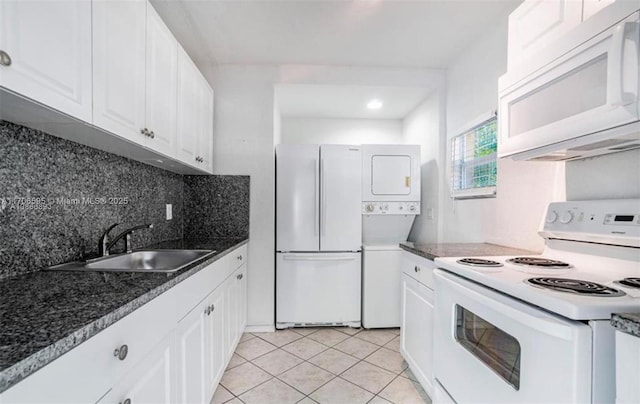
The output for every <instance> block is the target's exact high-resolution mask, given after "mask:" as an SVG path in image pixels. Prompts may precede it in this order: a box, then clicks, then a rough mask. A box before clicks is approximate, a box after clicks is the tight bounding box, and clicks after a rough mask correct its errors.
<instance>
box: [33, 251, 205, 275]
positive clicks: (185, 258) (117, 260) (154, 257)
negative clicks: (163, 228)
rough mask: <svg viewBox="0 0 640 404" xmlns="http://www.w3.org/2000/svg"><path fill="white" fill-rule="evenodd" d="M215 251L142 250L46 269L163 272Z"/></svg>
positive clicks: (176, 268) (184, 265)
mask: <svg viewBox="0 0 640 404" xmlns="http://www.w3.org/2000/svg"><path fill="white" fill-rule="evenodd" d="M215 252H216V251H215V250H144V251H134V252H132V253H126V254H117V255H111V256H107V257H101V258H96V259H93V260H89V261H86V262H82V261H76V262H69V263H66V264H61V265H55V266H52V267H49V268H46V270H48V271H104V272H165V273H171V272H176V271H179V270H181V269H182V268H184V267H186V266H187V265H189V264H191V263H192V262H194V261H197V260H199V259H201V258H205V257H207V256H209V255H212V254H214V253H215Z"/></svg>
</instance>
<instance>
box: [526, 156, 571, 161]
mask: <svg viewBox="0 0 640 404" xmlns="http://www.w3.org/2000/svg"><path fill="white" fill-rule="evenodd" d="M581 157H582V156H567V155H566V154H562V155H559V154H548V155H546V156H540V157H534V158H531V159H529V161H565V160H571V159H578V158H581Z"/></svg>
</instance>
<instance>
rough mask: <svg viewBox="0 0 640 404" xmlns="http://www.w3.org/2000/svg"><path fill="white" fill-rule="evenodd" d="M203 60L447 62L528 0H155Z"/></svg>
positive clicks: (383, 64) (397, 64) (432, 64)
mask: <svg viewBox="0 0 640 404" xmlns="http://www.w3.org/2000/svg"><path fill="white" fill-rule="evenodd" d="M151 2H152V4H153V5H154V7H155V8H156V10H157V11H158V13H159V14H160V16H161V17H162V19H163V20H164V21H165V22H166V23H167V25H168V26H169V28H170V29H171V30H172V31H173V33H174V35H175V36H176V37H177V38H178V40H179V41H180V43H181V44H182V45H183V46H184V48H185V49H186V51H187V53H189V55H190V56H191V57H192V58H193V59H194V60H195V61H196V63H198V64H201V63H214V64H322V65H348V66H378V67H422V68H446V67H447V66H448V65H449V64H450V63H451V61H452V59H453V58H455V56H456V55H459V54H460V53H461V52H462V51H463V50H464V49H465V48H467V47H468V46H470V45H471V43H472V42H473V41H474V40H475V39H476V38H478V37H479V36H482V34H483V32H484V31H485V30H487V29H492V28H493V27H494V26H495V24H496V22H497V21H501V20H504V19H506V18H507V16H508V15H509V13H510V12H511V11H512V10H513V9H514V8H515V7H516V6H517V5H518V4H519V3H520V2H521V0H413V1H402V0H349V1H347V0H277V1H274V0H254V1H245V0H226V1H222V0H151Z"/></svg>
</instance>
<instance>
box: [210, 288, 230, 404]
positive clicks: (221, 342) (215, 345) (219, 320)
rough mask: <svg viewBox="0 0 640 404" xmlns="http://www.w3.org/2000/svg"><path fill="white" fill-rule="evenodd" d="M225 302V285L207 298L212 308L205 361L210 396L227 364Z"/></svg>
mask: <svg viewBox="0 0 640 404" xmlns="http://www.w3.org/2000/svg"><path fill="white" fill-rule="evenodd" d="M225 303H226V302H225V293H224V287H218V288H217V289H216V290H215V291H214V292H213V293H211V295H210V297H209V298H208V299H207V307H209V308H210V311H208V314H207V316H208V318H207V325H206V327H207V328H206V341H207V355H206V361H205V365H206V372H205V374H206V380H207V392H208V396H207V397H208V398H211V397H213V394H214V393H215V391H216V387H217V386H218V383H219V382H220V379H222V374H223V373H224V369H225V367H226V364H227V361H226V359H227V358H226V355H227V349H226V345H225V343H226V339H225V324H224V319H225V308H226V307H225Z"/></svg>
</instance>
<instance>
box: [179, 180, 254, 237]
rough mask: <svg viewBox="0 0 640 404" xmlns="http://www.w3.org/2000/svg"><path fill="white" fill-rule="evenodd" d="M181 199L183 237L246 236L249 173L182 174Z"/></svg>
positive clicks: (247, 232)
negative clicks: (182, 199)
mask: <svg viewBox="0 0 640 404" xmlns="http://www.w3.org/2000/svg"><path fill="white" fill-rule="evenodd" d="M229 200H233V201H235V202H236V203H229ZM184 201H185V202H184V210H185V215H184V238H185V239H187V240H209V239H212V238H218V237H234V238H247V237H249V177H248V176H203V175H188V176H185V177H184ZM211 211H214V212H216V214H215V215H212V214H211Z"/></svg>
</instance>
